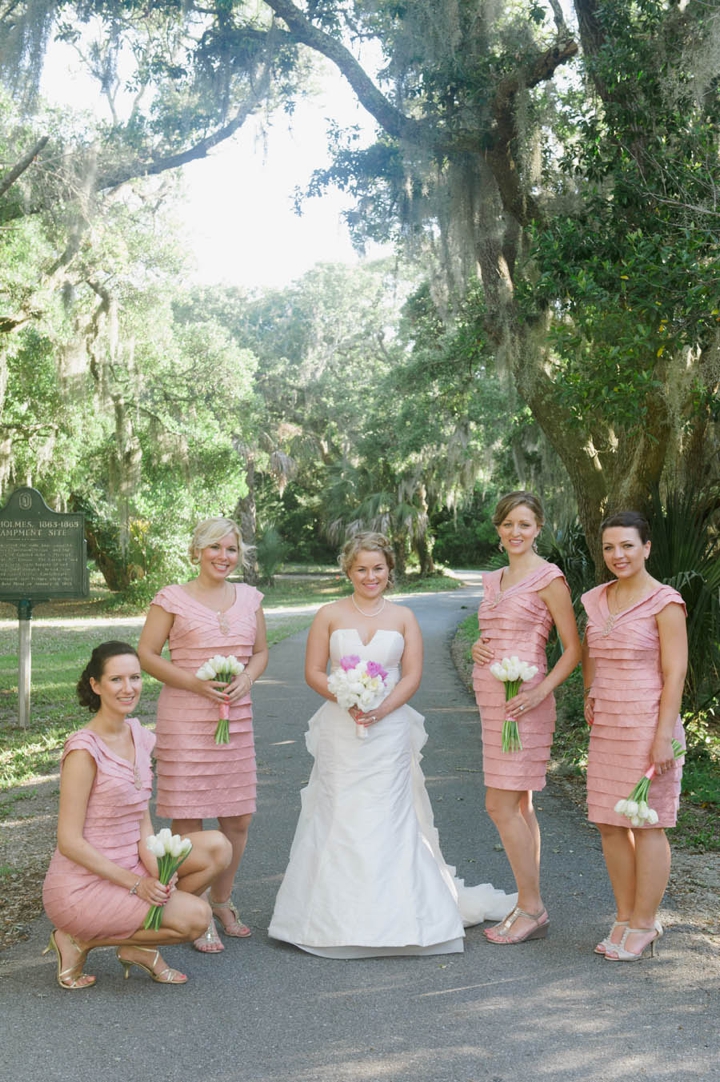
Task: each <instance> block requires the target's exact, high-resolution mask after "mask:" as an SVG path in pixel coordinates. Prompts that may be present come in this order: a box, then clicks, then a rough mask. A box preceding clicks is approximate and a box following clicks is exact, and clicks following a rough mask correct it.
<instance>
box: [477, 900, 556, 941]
mask: <svg viewBox="0 0 720 1082" xmlns="http://www.w3.org/2000/svg"><path fill="white" fill-rule="evenodd" d="M518 917H527V919H528V920H531V921H533V922H534V924H533V925H532V926H531V927H530V928H528V930H527V931H526V932H523V933H522V935H510V929H511V928H512V926H513V924H514V923H515V921H516V920H517V919H518ZM543 918H545V919H544V920H543ZM549 927H550V919H549V917H548V915H547V909H541V910H540V912H539V913H527V912H526V911H525V910H524V909H521V908H520V906H518V905H516V906H515V908H514V909H513V911H512V913H508V915H507V916H506V917H505V919H504V920H502V921H500V923H499V924H496V925H495V927H494V928H489V929H488V931H495V929H498V938H497V939H492V938H491V937H490V936H489V935H488V933H487V932H486V933H485V938H486V939H487V941H488V943H496V944H497V945H498V946H499V947H513V946H515V944H517V943H527V941H528V940H529V939H544V938H545V936H546V935H547V931H548V928H549Z"/></svg>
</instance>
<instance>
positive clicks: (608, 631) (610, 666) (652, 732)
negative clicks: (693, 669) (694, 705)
mask: <svg viewBox="0 0 720 1082" xmlns="http://www.w3.org/2000/svg"><path fill="white" fill-rule="evenodd" d="M601 534H602V551H603V557H604V559H605V563H606V565H607V567H608V569H609V570H610V571H611V572H612V573H613V575H615V579H614V580H613V581H612V582H610V583H603V585H601V586H596V587H595V589H594V590H590V591H589V592H588V593H586V594H584V595H583V599H582V601H583V605H584V606H585V609H586V611H587V614H588V623H587V630H586V633H585V640H584V643H583V674H584V682H585V689H586V690H585V696H586V699H585V717H586V718H587V721H588V724H589V725H591V726H592V729H591V733H590V752H589V758H588V771H587V785H588V817H589V819H590V822H592V823H596V824H597V826H598V829H599V831H600V834H601V837H602V846H603V855H604V857H605V864H606V865H607V870H608V875H609V876H610V882H611V884H612V889H613V894H614V895H615V903H616V906H617V913H616V918H615V921H614V923H613V925H612V928H611V929H610V931H609V932H608V934H607V936H606V937H605V939H603V940H602V941H601V942H600V943H598V945H597V947H596V948H595V952H596V953H597V954H604V955H605V958H606V959H607V960H608V961H612V962H617V961H622V962H636V961H638V960H639V959H640V958H641V957H642V955H643V953H644V952H645V951H646V950H647V948H648V947H650V951H651V953H653V951H654V945H655V940H656V939H659V938H660V936H661V935H662V925H661V924H660V921H659V920H658V919H657V911H658V907H659V905H660V902H661V901H662V897H663V894H664V893H665V888H666V886H667V882H668V879H669V876H670V846H669V845H668V841H667V838H666V836H665V830H664V828H665V827H673V826H675V821H676V818H677V809H678V802H679V798H680V782H681V777H682V765H681V763H682V759H677V760H676V759H675V758H674V756H673V750H672V746H671V740H672V739H673V738H674V739H676V740H678V741H679V743H680V744H682V746H683V747H684V746H685V741H684V736H683V728H682V722H681V720H680V714H679V711H680V704H681V700H682V691H683V684H684V682H685V671H686V669H687V631H686V627H685V605H684V603H683V599H682V597H681V595H680V594H679V593H678V592H677V590H673V589H672V588H671V587H670V586H665V585H664V584H663V583H661V582H658V581H657V580H656V579H654V578H652V576H651V575H649V574H648V572H647V570H646V567H645V561H646V560H647V558H648V556H649V554H650V535H649V530H648V524H647V522H646V521H645V519H644V518H643V517H642V515H639V514H637V513H636V512H635V511H620V512H618V513H617V514H615V515H612V516H611V517H610V518H607V519H606V520H605V522H604V523H603V524H602V527H601ZM651 766H653V767H654V768H655V777H654V780H653V782H652V785H651V788H650V798H651V799H650V801H649V803H650V807H651V808H654V809H655V811H656V812H657V814H658V821H657V823H656V824H655V825H653V826H649V825H644V826H641V827H630V826H629V824H628V820H627V819H626V818H624V817H623V816H621V815H618V814H617V812H616V811H615V805H616V803H617V802H618V801H619V800H622V799H626V798H627V796H628V795H629V793H630V792H631V790H632V789H633V788H634V787H635V785H636V784H637V782H638V781H639V780H640V778H641V777H642V776H643V774H644V773H645V772H646V770H648V768H649V767H651Z"/></svg>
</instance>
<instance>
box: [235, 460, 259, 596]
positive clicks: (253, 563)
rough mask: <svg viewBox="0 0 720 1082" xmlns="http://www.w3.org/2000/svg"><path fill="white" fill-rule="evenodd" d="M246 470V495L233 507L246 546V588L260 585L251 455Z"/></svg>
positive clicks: (253, 473)
mask: <svg viewBox="0 0 720 1082" xmlns="http://www.w3.org/2000/svg"><path fill="white" fill-rule="evenodd" d="M246 462H247V468H246V471H245V480H246V481H247V495H246V496H241V497H240V499H239V500H238V502H237V504H236V506H235V515H234V517H235V520H236V521H237V524H238V526H239V527H240V534H241V536H242V541H243V545H244V546H248V548H249V549H250V551H249V552H248V553H247V556H246V557H245V560H244V562H243V568H242V572H243V581H244V582H246V583H247V584H248V586H258V585H259V583H260V568H259V566H258V562H257V558H256V556H255V545H256V544H257V508H256V505H255V459H254V457H253V455H251V454H248V455H247V456H246Z"/></svg>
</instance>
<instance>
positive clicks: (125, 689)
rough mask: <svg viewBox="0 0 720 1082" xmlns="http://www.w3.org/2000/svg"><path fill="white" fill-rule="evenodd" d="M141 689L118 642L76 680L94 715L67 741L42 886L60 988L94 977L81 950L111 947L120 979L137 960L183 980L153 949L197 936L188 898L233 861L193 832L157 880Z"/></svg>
mask: <svg viewBox="0 0 720 1082" xmlns="http://www.w3.org/2000/svg"><path fill="white" fill-rule="evenodd" d="M141 687H142V675H141V672H140V661H139V659H138V656H137V654H136V653H135V651H134V650H133V648H132V646H129V645H128V644H127V643H125V642H106V643H103V644H102V645H101V646H98V647H96V648H95V649H94V650H93V652H92V657H91V658H90V661H89V663H88V665H87V666H86V668H85V671H84V672H83V674H82V676H81V677H80V682H79V683H78V698H79V700H80V704H81V705H82V706H86V707H88V709H89V710H91V711H92V712H93V714H94V716H93V718H92V719H91V721H90V722H89V723H88V724H87V725H86V726H85V727H84V728H82V729H78V731H77V732H75V733H73V734H72V735H71V736H70V737H69V738H68V739H67V741H66V743H65V748H64V751H63V756H62V766H61V771H60V809H59V813H58V845H57V849H56V850H55V853H54V855H53V858H52V860H51V862H50V867H49V869H48V873H47V875H46V877H45V883H44V885H43V903H44V905H45V911H46V913H47V915H48V917H49V918H50V920H51V921H52V922H53V924H55V925H56V927H55V930H54V931H53V932H52V934H51V936H50V944H49V946H48V948H47V949H48V951H50V950H54V951H55V953H56V954H57V980H58V984H59V985H60V987H61V988H65V989H69V990H74V989H78V988H89V987H90V986H91V985H93V984H94V983H95V977H92V976H90V975H89V974H87V973H83V965H84V963H85V959H86V958H87V955H88V952H89V951H91V950H92V949H93V947H107V946H113V945H115V944H119V947H118V950H117V956H118V960H119V961H120V963H121V964H122V965H123V967H124V968H125V976H126V977H127V976H128V974H129V970H130V967H131V966H133V965H136V966H138V967H139V968H140V969H143V970H145V972H146V973H148V974H149V975H150V977H151V978H152V979H153V980H154V981H157V982H158V983H160V984H184V983H185V981H186V980H187V977H186V976H185V975H184V974H183V973H179V972H178V971H177V970H176V969H171V968H170V966H168V965H167V963H166V962H165V961H164V960H163V958H162V957H161V955H160V951H159V946H161V945H164V944H168V943H185V942H187V941H188V940H190V939H193V938H194V937H195V936H196V935H198V934H200V932H201V931H202V929H203V928H204V927H205V925H206V924H207V920H208V916H209V910H208V906H207V903H206V902H205V901H203V899H202V898H198V897H195V895H197V894H201V893H202V892H203V891H204V890H205V888H206V887H207V885H208V883H209V882H210V881H211V880H212V879H213V878H214V877H215V876H216V875H217V874H218V873H219V872H220V871H221V870H222V868H224V867H225V866H226V865H227V864H228V862H229V861H230V856H231V854H230V846H229V845H228V843H227V840H226V839H225V838H224V837H223V836H222V835H221V834H220V833H219V832H218V831H213V832H212V834H210V833H207V834H201V835H193V836H191V841H192V843H193V848H192V850H191V852H190V855H189V856H188V857H187V859H186V860H185V861H184V862H183V864H182V865H181V866H180V868H179V870H178V876H177V884H176V886H175V885H168V886H164V885H163V884H162V883H161V882H160V881H159V879H158V878H157V862H156V860H155V857H153V856H152V854H151V853H150V851H149V849H148V848H147V847H146V846H145V845H144V841H145V839H146V838H147V837H149V836H150V835H151V834H152V833H153V829H152V823H151V822H150V816H149V814H148V802H149V800H150V793H151V790H152V770H151V766H150V752H151V750H152V747H153V744H154V737H153V735H152V733H150V732H148V731H147V730H146V729H143V727H142V726H141V725H140V722H139V721H138V720H137V718H133V717H131V716H130V715H131V714H132V713H133V711H134V710H135V708H136V706H137V703H138V699H139V698H140V690H141ZM176 887H177V889H176ZM151 905H161V906H163V913H162V925H161V927H160V929H159V930H157V931H145V930H144V929H143V928H142V924H143V921H144V920H145V917H146V916H147V913H148V910H149V909H150V906H151Z"/></svg>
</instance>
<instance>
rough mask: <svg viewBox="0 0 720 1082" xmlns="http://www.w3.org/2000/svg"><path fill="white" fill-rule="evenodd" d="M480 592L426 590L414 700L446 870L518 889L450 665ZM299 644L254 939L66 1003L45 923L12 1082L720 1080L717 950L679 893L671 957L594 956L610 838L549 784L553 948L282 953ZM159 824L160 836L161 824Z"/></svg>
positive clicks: (116, 972) (111, 982) (276, 667)
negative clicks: (156, 980)
mask: <svg viewBox="0 0 720 1082" xmlns="http://www.w3.org/2000/svg"><path fill="white" fill-rule="evenodd" d="M478 596H479V587H478V586H477V584H473V585H471V586H468V587H465V588H463V589H461V590H458V591H456V592H454V593H452V594H441V595H438V594H434V595H425V596H418V597H414V598H412V599H410V600H408V601H407V604H409V605H410V607H411V608H412V609H413V610H414V611H415V612H416V614H417V616H418V618H419V620H420V623H421V626H422V629H423V634H424V638H425V646H426V665H425V672H424V678H423V683H422V687H421V689H420V691H419V692H418V694H417V696H416V697H415V699H414V700H413V704H414V705H415V706H416V707H417V709H418V710H420V711H421V712H422V713H423V714H424V715H425V717H426V724H427V728H428V732H429V740H428V744H427V745H426V748H425V753H424V754H425V758H424V762H423V766H424V769H425V775H426V779H427V786H428V791H429V793H430V797H431V800H432V803H433V807H434V811H435V819H436V824H437V826H438V828H439V830H440V837H441V840H442V846H443V852H444V854H445V857H446V859H447V861H448V862H449V863H451V864H455V865H457V868H458V874H459V875H460V876H462V877H464V878H465V880H466V882H468V883H476V882H486V881H492V882H493V883H494V884H495V885H496V886H499V887H503V888H504V889H507V890H510V889H511V887H512V883H511V879H510V873H509V868H508V865H507V861H506V858H505V855H504V853H503V852H502V850H501V848H500V847H499V845H498V838H497V835H496V833H495V830H494V827H493V826H492V824H491V823H490V821H489V820H488V819H487V817H486V815H485V813H484V810H483V784H482V773H481V750H480V733H479V723H478V717H477V712H476V709H475V705H474V703H473V701H472V699H471V697H470V696H469V695H468V694H467V692H466V691H465V689H464V688H463V686H462V684H461V683H460V681H459V679H458V677H457V675H456V673H455V670H454V667H453V665H452V663H451V661H450V657H449V649H448V648H449V643H450V640H451V638H452V634H453V632H454V629H455V627H456V625H457V623H458V621H459V620H460V619H462V617H463V616H465V615H467V613H468V612H469V611H472V609H474V608H475V607H476V606H477V602H478ZM304 638H305V633H304V632H303V633H299V634H297V635H294V636H292V637H291V638H289V639H286V640H284V641H283V642H282V643H280V644H278V645H277V646H275V647H273V649H272V652H271V660H270V666H269V668H268V671H267V673H266V675H265V677H264V678H263V679H262V680H261V681H259V682H258V684H256V686H255V689H254V692H253V698H254V701H255V716H256V740H257V751H258V768H259V774H258V780H259V789H258V811H257V816H256V818H255V821H254V824H253V827H252V832H251V838H250V843H249V846H248V851H247V854H246V857H245V860H244V863H243V867H242V870H241V876H240V881H239V885H238V888H237V890H236V898H237V900H238V902H239V904H240V908H241V912H242V914H243V917H244V919H245V920H246V921H247V922H248V923H249V924H250V925H251V927H252V929H253V936H252V938H251V939H249V940H228V939H226V940H225V943H226V950H225V951H224V953H223V954H222V955H217V956H204V955H201V954H198V953H197V952H195V951H193V950H192V949H191V948H189V947H176V948H172V949H168V950H167V951H166V952H165V953H166V957H167V958H168V960H169V961H170V962H171V963H172V964H174V965H177V966H179V967H180V968H182V969H183V970H185V971H186V972H187V973H188V975H189V978H190V980H189V982H188V984H187V985H186V986H184V987H162V986H160V985H157V984H153V983H152V982H151V981H150V980H149V979H148V978H147V977H146V976H145V974H143V973H141V972H140V971H139V970H137V969H133V970H132V971H131V978H130V979H129V980H127V981H125V980H123V979H122V970H121V968H120V966H119V965H118V963H117V961H116V960H115V958H114V955H113V953H112V951H110V950H102V951H96V952H94V953H93V954H92V955H91V960H90V964H89V966H88V969H89V971H90V972H92V973H96V974H97V976H98V983H97V985H96V987H95V988H92V989H89V990H84V991H76V992H65V991H62V990H61V989H60V988H59V987H58V986H57V984H56V983H55V982H54V968H53V963H52V962H51V961H50V960H48V959H46V958H42V957H41V955H40V952H41V949H42V947H43V946H44V945H45V942H46V941H47V937H48V935H49V932H50V926H49V924H48V922H47V921H46V920H45V919H41V920H39V921H37V922H36V924H35V926H34V928H33V932H32V935H31V937H30V939H29V941H27V942H25V943H21V944H18V945H17V946H15V947H13V948H12V949H11V950H9V951H7V952H6V953H5V954H4V955H3V956H2V964H1V965H0V975H1V976H2V980H0V1077H2V1078H3V1079H8V1080H13V1082H31V1080H32V1082H38V1080H43V1082H56V1080H62V1082H65V1080H67V1082H70V1080H72V1082H96V1080H97V1079H113V1080H114V1079H118V1080H120V1079H122V1080H123V1082H147V1080H159V1082H175V1080H177V1082H236V1080H237V1082H286V1080H292V1082H516V1080H518V1082H519V1080H523V1082H526V1080H530V1079H532V1080H552V1082H575V1080H580V1079H583V1080H585V1079H587V1080H593V1082H634V1080H643V1082H647V1080H648V1079H650V1080H658V1082H659V1080H668V1082H686V1080H687V1082H691V1080H692V1082H704V1080H718V1082H720V1064H719V1059H720V1057H719V1055H718V1053H719V1052H720V1010H719V1007H720V994H719V993H720V957H719V956H718V952H717V948H716V947H713V946H712V943H711V941H710V940H709V939H708V938H707V937H705V936H703V935H702V933H701V930H700V929H699V928H696V927H694V926H692V925H691V924H683V923H682V919H683V918H682V917H681V916H680V915H679V914H678V913H677V911H675V910H674V908H673V900H672V898H671V897H670V898H668V899H666V903H665V905H664V907H663V917H664V919H665V921H666V935H665V937H664V939H663V940H662V942H661V944H660V957H659V958H656V959H654V960H651V959H649V958H648V959H645V960H643V961H642V962H640V963H638V964H620V963H615V964H612V963H610V962H606V961H604V960H603V959H602V958H600V957H598V956H596V955H594V954H593V953H592V946H593V945H594V944H595V943H596V942H597V940H598V938H601V937H602V935H604V934H605V932H606V931H607V927H608V926H609V923H610V920H611V915H612V904H611V896H610V891H609V887H608V884H607V881H606V877H605V873H604V869H603V864H602V858H601V854H600V846H599V842H598V838H597V835H596V832H595V830H594V829H593V828H592V827H590V826H588V824H587V823H586V822H585V821H584V820H583V818H582V816H581V813H580V811H579V810H578V809H577V808H576V807H575V805H574V804H573V803H571V802H570V801H569V800H567V799H566V798H565V796H564V795H563V792H562V791H561V790H560V789H557V788H555V787H554V786H553V784H552V783H551V784H550V785H549V786H548V788H547V789H546V790H545V791H543V792H542V793H540V794H538V795H537V799H536V803H537V807H538V812H539V818H540V822H541V828H542V833H543V844H544V852H543V894H544V897H545V900H546V903H547V906H548V910H549V912H550V919H551V927H550V933H549V935H548V937H547V939H545V940H540V941H537V942H531V943H527V944H524V945H522V946H517V947H497V946H492V945H491V944H488V943H487V942H486V941H485V939H484V937H483V936H482V934H481V932H480V929H479V928H475V929H469V930H468V933H467V938H466V943H465V953H464V954H461V955H440V956H435V957H423V958H380V959H366V960H361V961H333V960H328V959H321V958H315V957H313V956H310V955H306V954H303V953H302V952H300V951H297V950H296V949H295V948H293V947H290V946H287V945H283V944H279V943H275V942H274V941H272V940H270V939H268V937H267V933H266V929H267V926H268V923H269V920H270V915H271V912H272V906H273V900H274V897H275V894H276V891H277V888H278V884H279V883H280V880H281V877H282V873H283V869H284V866H285V863H286V860H287V855H288V851H289V848H290V842H291V839H292V835H293V830H294V826H295V821H296V818H297V814H298V809H299V803H300V795H299V794H300V790H301V788H302V787H303V785H304V784H305V783H306V781H307V778H308V774H309V770H310V765H311V760H310V758H309V756H308V754H307V751H306V749H305V744H304V739H303V735H304V732H305V728H306V722H307V719H308V717H309V716H310V715H311V714H312V713H313V711H314V710H315V709H317V707H318V706H319V705H320V703H319V699H318V697H317V696H316V695H315V694H314V693H313V692H311V691H310V690H309V689H307V688H306V687H305V684H304V682H303V647H304ZM156 824H157V825H161V821H159V820H156Z"/></svg>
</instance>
